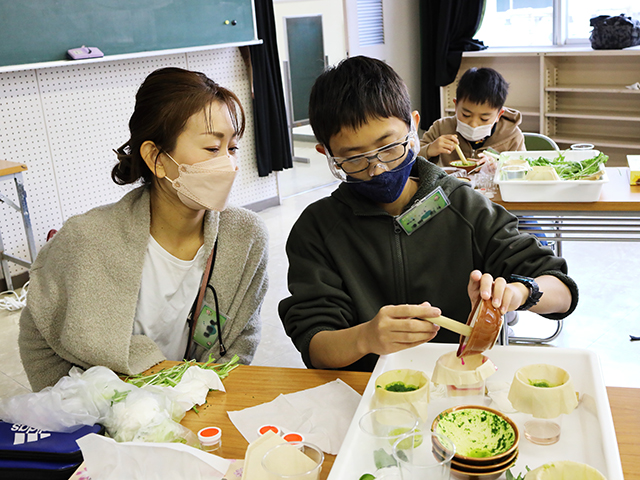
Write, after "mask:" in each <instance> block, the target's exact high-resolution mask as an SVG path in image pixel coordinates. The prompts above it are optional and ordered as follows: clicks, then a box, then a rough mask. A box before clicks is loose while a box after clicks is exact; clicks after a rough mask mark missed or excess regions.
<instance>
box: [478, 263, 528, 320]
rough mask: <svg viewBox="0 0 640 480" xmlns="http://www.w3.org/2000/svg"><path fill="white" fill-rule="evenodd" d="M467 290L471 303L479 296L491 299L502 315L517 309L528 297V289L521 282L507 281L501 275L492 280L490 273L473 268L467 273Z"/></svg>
mask: <svg viewBox="0 0 640 480" xmlns="http://www.w3.org/2000/svg"><path fill="white" fill-rule="evenodd" d="M467 291H468V293H469V299H470V300H471V304H472V305H474V304H475V302H476V300H477V299H478V297H479V296H480V297H481V298H482V299H483V300H489V299H491V300H492V303H493V306H494V307H496V308H498V307H500V312H501V313H502V314H503V315H504V314H505V313H507V312H511V311H513V310H517V309H518V307H519V306H520V305H522V304H524V302H525V301H526V300H527V298H528V297H529V289H528V288H527V287H526V286H524V285H523V284H521V283H518V282H516V283H507V281H506V280H505V279H504V278H502V277H498V278H496V279H495V281H494V280H493V277H492V276H491V275H490V274H488V273H484V274H483V273H482V272H480V270H474V271H473V272H471V275H469V285H468V286H467Z"/></svg>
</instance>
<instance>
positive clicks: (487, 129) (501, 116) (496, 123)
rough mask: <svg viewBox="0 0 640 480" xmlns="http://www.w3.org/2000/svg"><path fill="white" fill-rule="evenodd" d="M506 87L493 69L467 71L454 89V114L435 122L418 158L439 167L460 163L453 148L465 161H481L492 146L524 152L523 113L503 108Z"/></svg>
mask: <svg viewBox="0 0 640 480" xmlns="http://www.w3.org/2000/svg"><path fill="white" fill-rule="evenodd" d="M508 89H509V85H508V84H507V82H506V81H505V79H504V78H503V77H502V75H500V73H498V72H497V71H495V70H494V69H492V68H470V69H469V70H467V71H466V72H465V73H464V74H463V75H462V77H461V78H460V81H459V82H458V87H457V89H456V98H455V100H454V103H455V106H456V111H455V115H454V116H452V117H445V118H441V119H440V120H436V121H435V122H434V123H433V125H431V127H430V128H429V130H427V132H425V134H424V135H423V136H422V139H421V140H420V155H421V156H422V157H424V158H427V159H428V160H430V161H431V162H433V163H436V164H438V165H440V166H441V167H448V166H449V164H450V163H451V162H452V161H455V160H460V158H459V157H458V154H457V153H456V145H460V149H461V150H462V153H463V154H464V156H465V157H466V158H482V156H483V155H482V152H483V151H484V150H486V149H487V148H489V147H491V148H493V149H494V150H496V151H498V152H507V151H517V150H525V147H524V135H523V134H522V131H521V130H520V127H519V125H520V123H522V114H521V113H520V112H518V111H517V110H513V109H511V108H506V107H505V106H504V102H505V100H506V99H507V92H508Z"/></svg>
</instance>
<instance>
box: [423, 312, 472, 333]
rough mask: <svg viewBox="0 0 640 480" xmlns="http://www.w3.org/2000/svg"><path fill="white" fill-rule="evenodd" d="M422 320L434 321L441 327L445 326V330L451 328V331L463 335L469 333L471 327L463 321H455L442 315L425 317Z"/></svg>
mask: <svg viewBox="0 0 640 480" xmlns="http://www.w3.org/2000/svg"><path fill="white" fill-rule="evenodd" d="M424 320H426V321H428V322H431V323H435V324H436V325H440V326H441V327H442V328H446V329H447V330H451V331H452V332H456V333H459V334H460V335H463V336H465V337H468V336H469V335H471V330H472V329H471V327H470V326H469V325H466V324H464V323H460V322H456V321H455V320H453V319H452V318H448V317H443V316H442V315H440V316H439V317H435V318H425V319H424Z"/></svg>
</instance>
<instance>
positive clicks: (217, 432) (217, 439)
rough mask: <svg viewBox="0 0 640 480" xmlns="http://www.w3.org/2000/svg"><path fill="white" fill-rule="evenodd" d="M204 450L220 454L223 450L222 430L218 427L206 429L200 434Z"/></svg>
mask: <svg viewBox="0 0 640 480" xmlns="http://www.w3.org/2000/svg"><path fill="white" fill-rule="evenodd" d="M198 440H200V445H202V450H204V451H205V452H208V453H215V454H218V453H219V452H220V450H221V449H222V430H221V429H220V428H218V427H205V428H203V429H202V430H200V431H199V432H198Z"/></svg>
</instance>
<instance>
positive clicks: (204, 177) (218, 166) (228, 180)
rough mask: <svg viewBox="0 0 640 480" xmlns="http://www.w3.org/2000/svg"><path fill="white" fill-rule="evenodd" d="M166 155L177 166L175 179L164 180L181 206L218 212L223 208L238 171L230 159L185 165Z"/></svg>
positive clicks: (225, 156) (225, 205)
mask: <svg viewBox="0 0 640 480" xmlns="http://www.w3.org/2000/svg"><path fill="white" fill-rule="evenodd" d="M166 155H167V157H169V158H170V159H171V160H173V163H175V164H176V165H177V166H178V178H176V179H175V180H171V179H170V178H169V177H165V178H166V179H167V180H169V182H171V185H173V188H174V189H175V190H176V192H178V198H179V199H180V201H181V202H182V203H184V204H185V205H186V206H187V207H189V208H191V209H193V210H203V209H204V210H215V211H218V212H221V211H223V210H224V209H225V208H227V203H228V201H229V193H230V192H231V187H232V186H233V181H234V180H235V178H236V173H237V172H238V167H237V165H236V162H235V159H234V158H233V157H231V156H229V155H222V156H219V157H215V158H212V159H211V160H207V161H204V162H199V163H194V164H193V165H188V164H185V163H183V164H179V163H178V162H176V161H175V160H174V159H173V157H172V156H171V155H169V154H168V153H167V154H166Z"/></svg>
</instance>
